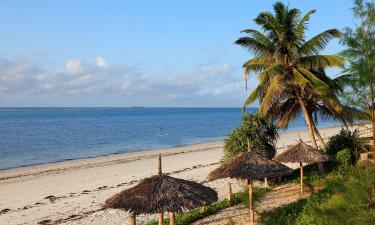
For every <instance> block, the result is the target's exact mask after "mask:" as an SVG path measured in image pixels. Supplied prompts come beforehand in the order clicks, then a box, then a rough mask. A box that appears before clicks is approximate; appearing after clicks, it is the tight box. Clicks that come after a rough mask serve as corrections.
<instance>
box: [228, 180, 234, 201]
mask: <svg viewBox="0 0 375 225" xmlns="http://www.w3.org/2000/svg"><path fill="white" fill-rule="evenodd" d="M232 194H233V192H232V184H231V183H230V181H228V201H229V203H231V202H232Z"/></svg>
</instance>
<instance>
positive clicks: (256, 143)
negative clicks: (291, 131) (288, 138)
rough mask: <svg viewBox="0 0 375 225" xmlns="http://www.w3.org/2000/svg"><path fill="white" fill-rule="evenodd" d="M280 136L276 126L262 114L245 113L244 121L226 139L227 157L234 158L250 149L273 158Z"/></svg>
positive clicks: (225, 151)
mask: <svg viewBox="0 0 375 225" xmlns="http://www.w3.org/2000/svg"><path fill="white" fill-rule="evenodd" d="M278 137H279V134H278V131H277V128H276V126H275V125H274V124H273V123H271V122H269V121H268V120H267V119H266V118H265V117H263V116H261V115H260V114H251V113H245V114H244V115H243V117H242V123H241V125H240V126H239V127H237V128H235V129H233V131H232V132H231V133H230V134H229V135H228V137H227V138H226V139H225V141H224V143H225V145H224V154H225V158H226V159H230V158H233V157H234V156H237V155H238V154H240V153H243V152H246V151H248V150H249V149H251V150H253V151H255V152H257V153H259V154H261V155H263V156H265V157H267V158H269V159H272V158H273V157H274V156H275V154H276V141H277V139H278Z"/></svg>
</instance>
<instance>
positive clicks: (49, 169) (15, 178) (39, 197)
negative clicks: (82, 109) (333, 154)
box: [0, 127, 340, 225]
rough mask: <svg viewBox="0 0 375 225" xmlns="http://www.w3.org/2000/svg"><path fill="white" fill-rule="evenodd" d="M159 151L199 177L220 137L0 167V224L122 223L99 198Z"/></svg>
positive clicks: (141, 174) (214, 160) (222, 187)
mask: <svg viewBox="0 0 375 225" xmlns="http://www.w3.org/2000/svg"><path fill="white" fill-rule="evenodd" d="M339 129H340V128H339V127H332V128H325V129H321V134H322V136H323V137H326V138H328V137H329V136H331V135H333V134H336V133H337V132H338V131H339ZM299 137H300V138H301V139H302V140H309V138H308V134H307V132H305V131H295V132H284V133H282V134H281V135H280V139H279V142H278V147H279V148H280V149H281V148H282V147H284V146H285V147H286V146H287V145H290V144H293V143H295V142H296V141H297V140H298V139H299ZM280 151H281V150H280ZM159 153H162V154H163V172H165V173H169V174H170V175H172V176H174V177H179V178H184V179H190V180H193V181H197V182H204V181H205V179H206V176H207V174H208V173H209V172H210V171H211V170H213V169H215V168H216V167H217V166H218V163H219V161H220V159H222V157H223V142H222V141H216V142H207V143H202V144H195V145H189V146H184V147H176V148H168V149H161V150H150V151H140V152H133V153H126V154H118V155H112V156H103V157H97V158H91V159H84V160H72V161H67V162H60V163H51V164H46V165H40V166H30V167H24V168H18V169H10V170H4V171H0V224H1V225H2V224H4V225H8V224H9V225H13V224H38V223H39V224H43V223H45V224H91V225H96V224H114V225H115V224H124V223H126V221H127V220H126V219H127V214H126V212H123V211H121V210H100V208H101V206H102V203H103V202H104V201H105V199H107V198H108V197H110V196H112V195H113V194H115V193H117V192H119V191H121V190H123V189H126V188H129V187H131V186H133V185H135V184H137V183H138V182H139V181H140V180H141V179H143V178H145V177H147V176H151V175H154V174H156V171H157V160H156V157H157V155H158V154H159ZM206 185H208V186H211V187H213V188H215V189H216V190H217V191H218V193H219V197H220V198H223V197H225V195H226V182H225V181H223V180H219V181H213V182H209V183H206ZM241 188H242V187H241V185H240V184H238V183H236V184H235V185H234V191H238V190H240V189H241ZM150 217H154V216H153V215H151V216H141V217H139V220H138V221H139V222H142V221H145V220H147V219H150Z"/></svg>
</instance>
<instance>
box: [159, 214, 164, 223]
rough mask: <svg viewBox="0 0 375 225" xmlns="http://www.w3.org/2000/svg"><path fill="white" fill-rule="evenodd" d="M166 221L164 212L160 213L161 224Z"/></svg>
mask: <svg viewBox="0 0 375 225" xmlns="http://www.w3.org/2000/svg"><path fill="white" fill-rule="evenodd" d="M163 223H164V213H162V212H161V213H159V225H163Z"/></svg>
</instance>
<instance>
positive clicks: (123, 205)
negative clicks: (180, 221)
mask: <svg viewBox="0 0 375 225" xmlns="http://www.w3.org/2000/svg"><path fill="white" fill-rule="evenodd" d="M158 162H159V164H158V174H159V175H157V176H152V177H149V178H146V179H144V180H142V181H141V182H140V183H139V184H138V185H136V186H134V187H132V188H130V189H127V190H124V191H122V192H120V193H118V194H116V195H114V196H113V197H111V198H109V199H107V200H106V202H105V205H104V208H117V209H123V210H126V211H129V213H130V215H129V224H130V225H135V224H136V215H139V214H152V213H159V225H163V224H164V222H163V213H164V212H170V217H169V224H170V225H175V219H176V217H175V212H181V211H187V210H192V209H195V208H197V207H200V206H204V205H207V204H211V203H214V202H216V201H217V199H218V197H217V193H216V191H215V190H213V189H212V188H209V187H206V186H203V185H202V184H199V183H195V182H192V181H187V180H182V179H178V178H173V177H170V176H167V175H163V173H162V166H161V155H160V154H159V160H158Z"/></svg>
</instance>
